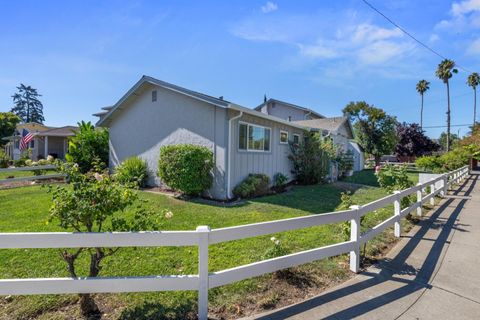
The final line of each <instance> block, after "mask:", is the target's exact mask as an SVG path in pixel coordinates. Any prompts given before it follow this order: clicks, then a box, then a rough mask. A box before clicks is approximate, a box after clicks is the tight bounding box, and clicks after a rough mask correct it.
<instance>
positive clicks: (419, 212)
mask: <svg viewBox="0 0 480 320" xmlns="http://www.w3.org/2000/svg"><path fill="white" fill-rule="evenodd" d="M421 185H422V184H421V183H420V182H419V183H417V186H421ZM417 203H418V204H419V206H418V208H417V216H419V217H421V216H422V189H421V188H420V189H418V190H417Z"/></svg>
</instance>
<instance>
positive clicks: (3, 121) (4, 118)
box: [0, 112, 21, 148]
mask: <svg viewBox="0 0 480 320" xmlns="http://www.w3.org/2000/svg"><path fill="white" fill-rule="evenodd" d="M20 121H21V119H20V118H19V117H18V116H16V115H15V114H13V113H11V112H0V148H1V147H3V146H4V145H5V144H6V141H5V140H3V139H2V138H4V137H8V136H11V135H13V133H14V132H15V128H16V126H17V124H18V123H19V122H20Z"/></svg>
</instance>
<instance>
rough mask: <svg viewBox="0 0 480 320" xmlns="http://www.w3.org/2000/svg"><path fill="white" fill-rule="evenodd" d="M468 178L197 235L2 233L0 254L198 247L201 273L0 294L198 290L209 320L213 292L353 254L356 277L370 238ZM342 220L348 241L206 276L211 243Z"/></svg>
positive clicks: (6, 289)
mask: <svg viewBox="0 0 480 320" xmlns="http://www.w3.org/2000/svg"><path fill="white" fill-rule="evenodd" d="M468 174H469V170H468V167H467V166H465V167H462V168H460V169H458V170H455V171H452V172H449V173H446V174H444V175H441V176H440V177H437V178H435V179H432V180H431V181H428V182H426V183H423V184H418V185H416V186H415V187H412V188H409V189H406V190H402V191H398V192H395V193H394V194H392V195H389V196H387V197H384V198H382V199H379V200H376V201H373V202H370V203H368V204H366V205H363V206H354V207H352V208H351V209H350V210H345V211H338V212H331V213H324V214H316V215H309V216H304V217H299V218H291V219H284V220H277V221H268V222H262V223H254V224H248V225H242V226H235V227H228V228H220V229H213V230H211V229H210V228H209V227H208V226H199V227H197V229H196V230H195V231H155V232H112V233H70V232H53V233H0V249H23V248H80V247H159V246H198V251H199V255H198V274H196V275H181V276H178V275H177V276H151V277H111V278H106V277H102V278H76V279H72V278H37V279H4V280H0V295H30V294H65V293H113V292H148V291H174V290H195V291H198V317H199V319H201V320H206V319H207V315H208V289H211V288H215V287H219V286H223V285H226V284H229V283H232V282H235V281H240V280H244V279H247V278H251V277H255V276H259V275H262V274H265V273H269V272H274V271H278V270H281V269H285V268H290V267H293V266H297V265H301V264H304V263H308V262H312V261H315V260H320V259H323V258H327V257H332V256H336V255H340V254H344V253H349V254H350V269H351V270H352V271H353V272H358V271H359V264H360V256H359V253H360V246H361V244H363V243H365V242H366V241H368V240H370V239H372V238H373V237H375V236H376V235H378V234H379V233H381V232H382V231H383V230H385V229H386V228H387V227H389V226H391V225H392V224H393V225H394V234H395V236H396V237H400V234H401V225H400V219H401V218H402V217H404V216H405V215H407V214H408V213H410V212H412V211H415V210H416V213H417V215H421V214H422V204H423V203H425V202H426V201H430V202H431V203H432V204H434V197H435V196H436V195H438V194H440V195H446V194H447V190H448V188H449V187H450V186H451V185H452V184H457V183H460V182H461V181H463V180H464V179H465V178H466V177H467V176H468ZM439 181H441V182H442V184H441V185H442V187H441V188H435V185H436V183H437V182H439ZM427 188H429V189H430V192H429V193H428V194H425V193H424V192H423V191H422V190H427ZM415 193H416V195H417V201H416V202H415V203H413V204H412V205H411V206H409V207H408V208H405V209H403V210H401V207H400V201H401V199H402V198H403V197H406V196H408V195H411V194H415ZM392 203H393V204H394V215H393V216H392V217H390V218H388V219H386V220H384V221H383V222H381V223H380V224H378V225H376V226H375V227H373V228H371V229H369V230H368V231H366V232H365V233H363V234H361V233H360V218H361V217H362V216H364V215H365V214H367V213H369V212H372V211H374V210H377V209H380V208H383V207H386V206H388V205H390V204H392ZM343 221H350V223H351V237H350V241H345V242H341V243H337V244H333V245H329V246H324V247H320V248H315V249H311V250H306V251H302V252H297V253H293V254H289V255H286V256H282V257H278V258H273V259H268V260H263V261H259V262H255V263H251V264H247V265H243V266H238V267H235V268H231V269H226V270H222V271H217V272H212V273H209V272H208V247H209V245H210V244H215V243H221V242H226V241H232V240H239V239H245V238H250V237H257V236H261V235H267V234H272V233H277V232H283V231H288V230H295V229H301V228H307V227H313V226H319V225H324V224H330V223H337V222H343Z"/></svg>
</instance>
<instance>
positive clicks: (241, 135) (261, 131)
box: [238, 122, 271, 151]
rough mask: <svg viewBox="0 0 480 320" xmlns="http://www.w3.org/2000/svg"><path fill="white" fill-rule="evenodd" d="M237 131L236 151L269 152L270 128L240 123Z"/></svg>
mask: <svg viewBox="0 0 480 320" xmlns="http://www.w3.org/2000/svg"><path fill="white" fill-rule="evenodd" d="M238 129H239V130H238V149H240V150H245V151H270V134H271V129H270V128H267V127H262V126H257V125H254V124H250V123H244V122H241V123H239V126H238Z"/></svg>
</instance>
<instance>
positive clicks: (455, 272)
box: [250, 172, 480, 320]
mask: <svg viewBox="0 0 480 320" xmlns="http://www.w3.org/2000/svg"><path fill="white" fill-rule="evenodd" d="M354 318H355V319H369V320H370V319H384V320H385V319H402V320H406V319H455V320H459V319H480V172H473V173H472V174H471V175H470V177H469V178H468V179H467V180H466V181H465V182H464V183H463V184H462V185H461V186H460V187H458V188H456V189H455V190H450V192H449V196H448V197H447V198H446V199H443V200H442V201H441V202H440V204H439V206H437V207H436V209H435V210H432V211H431V212H430V213H429V214H428V216H427V217H425V218H424V219H423V220H422V221H421V222H420V224H419V225H417V226H416V227H415V228H413V230H412V231H411V232H410V233H409V234H406V235H402V239H401V240H400V242H399V243H398V244H397V245H396V246H395V247H394V248H393V249H392V250H391V251H390V252H389V253H388V255H387V257H386V258H385V259H383V260H382V261H380V262H379V263H378V264H377V265H375V266H374V267H370V268H368V269H367V270H365V271H364V272H362V273H360V274H358V275H357V276H355V277H354V278H353V279H351V280H349V281H347V282H345V283H344V284H342V285H340V286H338V287H335V288H333V289H331V290H329V291H327V292H325V293H323V294H321V295H319V296H317V297H315V298H312V299H310V300H307V301H304V302H301V303H298V304H295V305H293V306H289V307H286V308H283V309H279V310H275V311H273V312H269V313H266V314H262V315H258V316H256V317H253V318H250V319H354Z"/></svg>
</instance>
